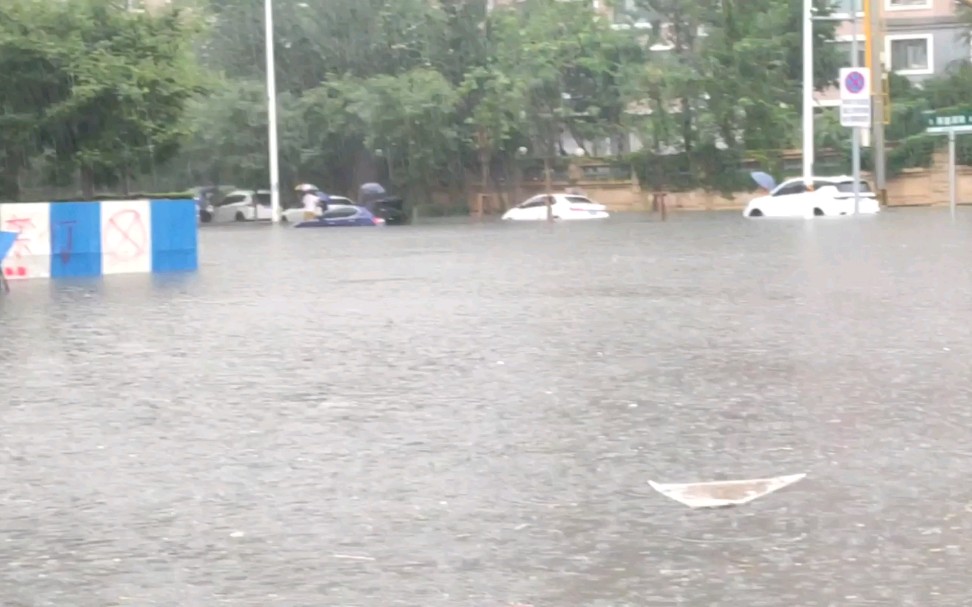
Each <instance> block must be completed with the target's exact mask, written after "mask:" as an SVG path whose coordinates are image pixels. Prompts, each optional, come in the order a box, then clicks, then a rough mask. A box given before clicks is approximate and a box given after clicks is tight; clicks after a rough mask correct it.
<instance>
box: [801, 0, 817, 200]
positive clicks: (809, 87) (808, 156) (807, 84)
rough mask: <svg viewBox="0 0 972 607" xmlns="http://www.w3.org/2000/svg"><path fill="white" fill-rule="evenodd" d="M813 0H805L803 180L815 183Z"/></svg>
mask: <svg viewBox="0 0 972 607" xmlns="http://www.w3.org/2000/svg"><path fill="white" fill-rule="evenodd" d="M813 153H814V151H813V0H803V182H804V183H805V184H806V185H808V186H809V185H810V184H812V183H813V160H814V159H813Z"/></svg>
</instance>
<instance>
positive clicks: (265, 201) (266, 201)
mask: <svg viewBox="0 0 972 607" xmlns="http://www.w3.org/2000/svg"><path fill="white" fill-rule="evenodd" d="M256 201H257V204H259V205H261V206H265V207H268V206H270V194H264V193H262V192H261V193H259V194H257V195H256Z"/></svg>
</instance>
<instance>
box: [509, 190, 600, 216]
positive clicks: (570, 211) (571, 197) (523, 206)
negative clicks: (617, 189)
mask: <svg viewBox="0 0 972 607" xmlns="http://www.w3.org/2000/svg"><path fill="white" fill-rule="evenodd" d="M547 198H548V196H547V195H546V194H539V195H537V196H534V197H533V198H530V199H529V200H526V201H525V202H521V203H520V204H518V205H516V206H515V207H513V208H512V209H510V210H509V211H507V212H505V213H503V220H504V221H545V220H546V219H547ZM550 198H552V202H551V205H550V206H551V213H552V214H553V218H554V219H559V220H564V221H572V220H578V219H607V218H608V217H610V216H611V215H610V213H608V210H607V207H606V206H604V205H603V204H599V203H596V202H594V201H593V200H591V199H590V198H588V197H586V196H580V195H577V194H550Z"/></svg>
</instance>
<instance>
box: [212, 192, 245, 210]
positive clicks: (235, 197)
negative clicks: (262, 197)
mask: <svg viewBox="0 0 972 607" xmlns="http://www.w3.org/2000/svg"><path fill="white" fill-rule="evenodd" d="M244 200H246V195H245V194H234V195H233V196H227V197H226V198H224V199H222V200H220V201H219V202H217V203H216V206H218V207H224V206H226V205H228V204H234V203H237V202H243V201H244Z"/></svg>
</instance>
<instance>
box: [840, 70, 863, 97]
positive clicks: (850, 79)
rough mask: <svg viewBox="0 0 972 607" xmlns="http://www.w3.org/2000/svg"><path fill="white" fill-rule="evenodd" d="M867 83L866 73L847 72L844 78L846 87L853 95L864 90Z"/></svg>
mask: <svg viewBox="0 0 972 607" xmlns="http://www.w3.org/2000/svg"><path fill="white" fill-rule="evenodd" d="M866 85H867V81H866V80H865V79H864V74H862V73H860V72H851V73H849V74H847V77H846V78H844V88H845V89H847V92H848V93H850V94H851V95H857V94H859V93H860V92H861V91H863V90H864V87H865V86H866Z"/></svg>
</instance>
